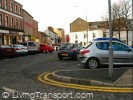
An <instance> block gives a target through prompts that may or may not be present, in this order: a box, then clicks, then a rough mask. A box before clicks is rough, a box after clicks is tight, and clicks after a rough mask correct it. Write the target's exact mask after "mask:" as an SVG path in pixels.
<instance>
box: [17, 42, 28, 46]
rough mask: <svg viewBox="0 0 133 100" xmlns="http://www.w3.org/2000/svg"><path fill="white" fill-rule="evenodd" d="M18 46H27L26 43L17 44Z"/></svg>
mask: <svg viewBox="0 0 133 100" xmlns="http://www.w3.org/2000/svg"><path fill="white" fill-rule="evenodd" d="M19 44H21V45H23V46H27V43H26V42H25V43H19Z"/></svg>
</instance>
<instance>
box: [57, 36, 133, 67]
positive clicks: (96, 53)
mask: <svg viewBox="0 0 133 100" xmlns="http://www.w3.org/2000/svg"><path fill="white" fill-rule="evenodd" d="M109 43H110V39H109V38H97V39H94V40H93V41H91V42H90V43H88V44H87V45H86V46H84V47H83V46H82V45H81V44H77V43H65V44H61V45H60V47H59V49H58V58H59V60H62V59H63V58H64V57H73V58H74V59H75V58H77V59H78V60H79V61H80V62H81V63H83V64H84V65H85V66H86V67H87V68H91V69H95V68H98V67H99V66H100V65H108V64H109ZM112 49H113V64H114V65H132V66H133V48H132V47H130V46H128V45H126V44H125V43H124V42H122V41H121V40H119V39H117V38H112Z"/></svg>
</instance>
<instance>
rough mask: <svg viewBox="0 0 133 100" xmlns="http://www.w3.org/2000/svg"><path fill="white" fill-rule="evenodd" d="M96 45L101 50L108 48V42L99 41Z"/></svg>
mask: <svg viewBox="0 0 133 100" xmlns="http://www.w3.org/2000/svg"><path fill="white" fill-rule="evenodd" d="M96 47H97V48H98V49H101V50H108V42H98V43H96Z"/></svg>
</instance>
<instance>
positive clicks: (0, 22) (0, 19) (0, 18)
mask: <svg viewBox="0 0 133 100" xmlns="http://www.w3.org/2000/svg"><path fill="white" fill-rule="evenodd" d="M0 26H2V14H0Z"/></svg>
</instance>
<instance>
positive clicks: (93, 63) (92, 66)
mask: <svg viewBox="0 0 133 100" xmlns="http://www.w3.org/2000/svg"><path fill="white" fill-rule="evenodd" d="M99 65H100V63H99V60H98V59H97V58H90V59H88V60H87V63H86V67H87V68H90V69H96V68H98V66H99Z"/></svg>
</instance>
